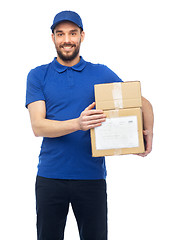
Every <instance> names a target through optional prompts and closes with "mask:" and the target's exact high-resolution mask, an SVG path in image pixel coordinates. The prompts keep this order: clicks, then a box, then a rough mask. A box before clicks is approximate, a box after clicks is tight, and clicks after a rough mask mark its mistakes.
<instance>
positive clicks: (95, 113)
mask: <svg viewBox="0 0 176 240" xmlns="http://www.w3.org/2000/svg"><path fill="white" fill-rule="evenodd" d="M102 114H103V110H95V109H93V110H87V111H84V115H86V116H90V115H95V116H96V115H102ZM104 115H105V114H104ZM105 116H106V115H105Z"/></svg>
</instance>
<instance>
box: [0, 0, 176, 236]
mask: <svg viewBox="0 0 176 240" xmlns="http://www.w3.org/2000/svg"><path fill="white" fill-rule="evenodd" d="M174 2H175V1H172V0H167V1H166V0H165V1H164V0H146V1H144V0H133V1H131V0H119V1H118V0H117V1H113V0H109V1H98V0H96V1H95V0H94V1H91V0H89V1H81V0H74V1H73V0H67V1H55V0H50V1H41V0H38V1H37V0H35V1H34V0H30V1H22V0H21V1H20V0H16V1H12V0H11V1H8V0H7V1H3V3H1V6H0V31H1V44H0V58H1V64H0V68H1V70H0V106H1V107H0V116H1V117H0V121H1V124H0V128H1V130H0V136H1V145H0V146H1V159H0V161H1V168H0V184H1V185H0V193H1V198H0V220H1V231H0V239H3V240H9V239H18V240H24V239H25V240H31V239H32V240H35V239H36V227H35V221H36V216H35V193H34V184H35V176H36V171H37V163H38V154H39V150H40V144H41V138H35V137H34V135H33V133H32V130H31V126H30V120H29V115H28V111H27V110H26V109H25V107H24V105H25V89H26V76H27V74H28V72H29V71H30V69H31V68H34V67H36V66H38V65H41V64H45V63H49V62H51V61H52V60H53V58H54V57H55V56H56V53H55V49H54V46H53V43H52V41H51V37H50V35H51V31H50V26H51V24H52V21H53V18H54V16H55V15H56V14H57V13H58V12H59V11H62V10H75V11H77V12H78V13H79V14H80V15H81V17H82V19H83V23H84V29H85V32H86V38H85V41H84V43H83V44H82V51H81V55H82V56H83V57H84V59H85V60H87V61H92V62H94V63H103V64H106V65H107V66H108V67H110V68H111V69H112V70H113V71H115V72H116V73H117V74H118V75H119V77H120V78H122V79H123V81H133V80H140V81H141V85H142V95H143V96H144V97H146V98H147V99H149V100H150V102H151V103H152V105H153V108H154V112H155V128H154V144H153V152H152V153H151V154H150V155H149V156H148V157H146V158H140V157H137V156H134V155H129V156H116V157H108V158H107V160H106V162H107V170H108V177H107V184H108V203H109V207H108V213H109V214H108V216H109V240H116V239H118V240H130V239H135V240H141V239H142V240H149V239H150V240H157V239H160V240H168V239H169V240H175V239H176V157H175V136H176V135H175V134H176V132H175V116H176V114H175V102H176V101H175V95H176V94H175V89H176V87H175V80H176V70H175V65H176V36H175V22H176V14H175V12H176V9H175V3H174ZM76 239H79V237H78V231H77V226H76V221H75V219H74V217H73V214H72V211H71V210H70V213H69V216H68V222H67V226H66V231H65V240H76Z"/></svg>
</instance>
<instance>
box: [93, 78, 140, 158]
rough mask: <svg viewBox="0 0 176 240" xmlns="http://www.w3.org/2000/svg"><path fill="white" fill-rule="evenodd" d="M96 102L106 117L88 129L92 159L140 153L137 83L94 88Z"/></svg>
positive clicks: (101, 85)
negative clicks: (103, 120) (100, 122)
mask: <svg viewBox="0 0 176 240" xmlns="http://www.w3.org/2000/svg"><path fill="white" fill-rule="evenodd" d="M95 101H96V109H102V110H103V111H104V113H105V114H106V116H107V118H106V122H103V123H102V125H101V126H100V127H97V128H95V129H91V143H92V156H93V157H99V156H111V155H121V154H133V153H143V152H144V142H143V122H142V111H141V106H142V101H141V89H140V82H137V81H135V82H124V83H112V84H111V83H107V84H99V85H95Z"/></svg>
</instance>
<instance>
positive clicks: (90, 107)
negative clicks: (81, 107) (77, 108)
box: [85, 102, 95, 110]
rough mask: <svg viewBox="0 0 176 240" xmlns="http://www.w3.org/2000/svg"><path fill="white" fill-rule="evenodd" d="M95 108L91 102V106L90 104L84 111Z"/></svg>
mask: <svg viewBox="0 0 176 240" xmlns="http://www.w3.org/2000/svg"><path fill="white" fill-rule="evenodd" d="M94 107H95V102H93V103H92V104H90V105H89V106H88V107H86V108H85V110H91V109H92V108H94Z"/></svg>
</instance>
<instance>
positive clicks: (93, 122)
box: [78, 102, 106, 131]
mask: <svg viewBox="0 0 176 240" xmlns="http://www.w3.org/2000/svg"><path fill="white" fill-rule="evenodd" d="M94 107H95V102H93V103H92V104H90V105H89V106H88V107H87V108H85V110H84V111H83V112H82V113H81V115H80V117H79V118H78V122H79V126H80V130H83V131H87V130H89V129H91V128H95V127H99V126H101V124H102V122H105V121H106V115H105V114H104V113H103V111H102V110H96V109H93V108H94Z"/></svg>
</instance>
